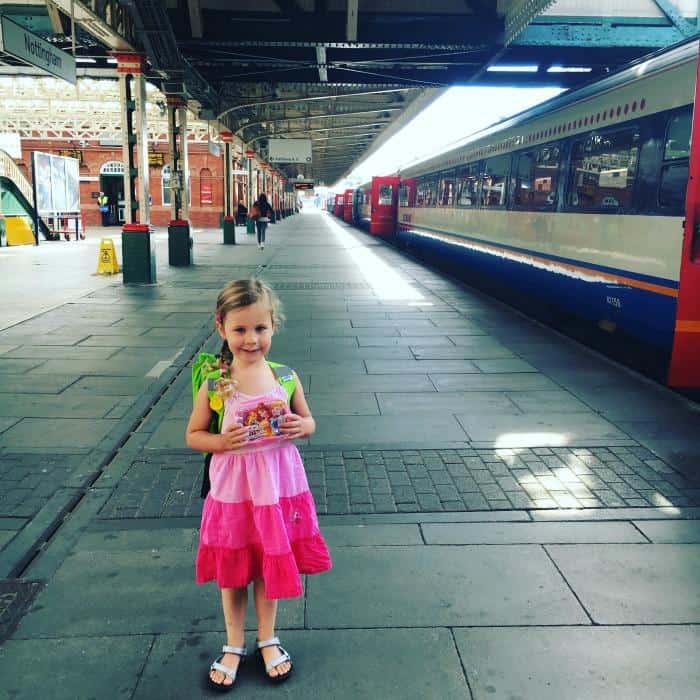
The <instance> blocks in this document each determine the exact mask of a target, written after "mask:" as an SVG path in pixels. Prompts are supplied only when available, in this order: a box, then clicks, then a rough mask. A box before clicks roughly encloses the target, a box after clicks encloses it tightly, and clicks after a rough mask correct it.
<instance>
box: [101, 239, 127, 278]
mask: <svg viewBox="0 0 700 700" xmlns="http://www.w3.org/2000/svg"><path fill="white" fill-rule="evenodd" d="M117 272H121V268H120V267H119V263H118V262H117V251H116V250H114V241H113V240H112V239H111V238H103V239H102V240H101V241H100V253H99V257H98V258H97V274H98V275H114V274H116V273H117Z"/></svg>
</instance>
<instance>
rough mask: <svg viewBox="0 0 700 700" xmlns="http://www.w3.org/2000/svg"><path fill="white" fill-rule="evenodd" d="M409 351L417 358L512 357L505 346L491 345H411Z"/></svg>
mask: <svg viewBox="0 0 700 700" xmlns="http://www.w3.org/2000/svg"><path fill="white" fill-rule="evenodd" d="M411 352H412V353H413V355H414V357H415V358H416V359H417V360H476V359H484V358H489V359H492V358H504V357H512V356H513V353H512V352H510V350H508V349H507V348H505V347H503V346H499V345H498V343H494V344H492V345H487V344H484V345H482V346H478V345H459V346H452V347H451V346H449V345H412V346H411Z"/></svg>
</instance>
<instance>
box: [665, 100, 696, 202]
mask: <svg viewBox="0 0 700 700" xmlns="http://www.w3.org/2000/svg"><path fill="white" fill-rule="evenodd" d="M690 124H691V110H690V109H687V110H683V111H682V112H679V113H677V114H675V115H673V116H672V117H671V118H670V119H669V122H668V128H667V129H666V139H665V141H664V162H663V165H662V167H661V177H660V181H659V206H660V207H663V209H664V213H665V214H678V215H682V214H683V211H684V209H685V191H686V188H687V186H688V162H689V158H690Z"/></svg>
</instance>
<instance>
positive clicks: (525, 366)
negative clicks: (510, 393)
mask: <svg viewBox="0 0 700 700" xmlns="http://www.w3.org/2000/svg"><path fill="white" fill-rule="evenodd" d="M474 364H475V365H476V366H477V367H478V368H479V369H480V370H481V371H482V372H485V373H487V374H504V373H506V372H507V373H511V374H516V373H521V372H537V371H538V370H537V369H536V368H535V367H533V366H532V365H531V364H529V363H528V362H525V361H524V360H519V359H517V358H512V359H509V358H504V359H496V360H474Z"/></svg>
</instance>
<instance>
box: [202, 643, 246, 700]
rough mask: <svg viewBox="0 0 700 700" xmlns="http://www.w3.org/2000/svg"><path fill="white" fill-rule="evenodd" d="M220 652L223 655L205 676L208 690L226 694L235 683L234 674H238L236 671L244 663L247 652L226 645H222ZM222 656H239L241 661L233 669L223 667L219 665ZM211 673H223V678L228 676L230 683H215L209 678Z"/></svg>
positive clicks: (242, 648) (243, 649) (241, 648)
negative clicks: (213, 689)
mask: <svg viewBox="0 0 700 700" xmlns="http://www.w3.org/2000/svg"><path fill="white" fill-rule="evenodd" d="M221 651H222V652H223V654H221V656H218V657H217V658H216V659H215V660H214V662H213V663H212V665H211V666H210V667H209V673H208V674H207V680H208V681H209V687H210V688H215V689H216V690H218V691H219V692H222V693H227V692H228V691H229V690H231V688H233V686H234V684H235V682H236V674H237V673H238V669H239V668H240V667H241V664H242V663H243V662H244V661H245V657H246V654H247V653H248V650H247V649H246V648H245V647H232V646H229V645H228V644H224V646H223V647H222V648H221ZM224 654H235V655H236V656H240V657H241V660H240V662H239V663H238V667H237V668H235V669H233V668H230V667H229V666H225V665H224V664H222V663H221V659H223V658H224ZM212 671H219V672H220V673H223V674H224V675H225V676H228V677H229V678H230V679H231V683H224V682H223V681H222V682H221V683H217V682H216V681H214V680H212V677H211V672H212Z"/></svg>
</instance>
